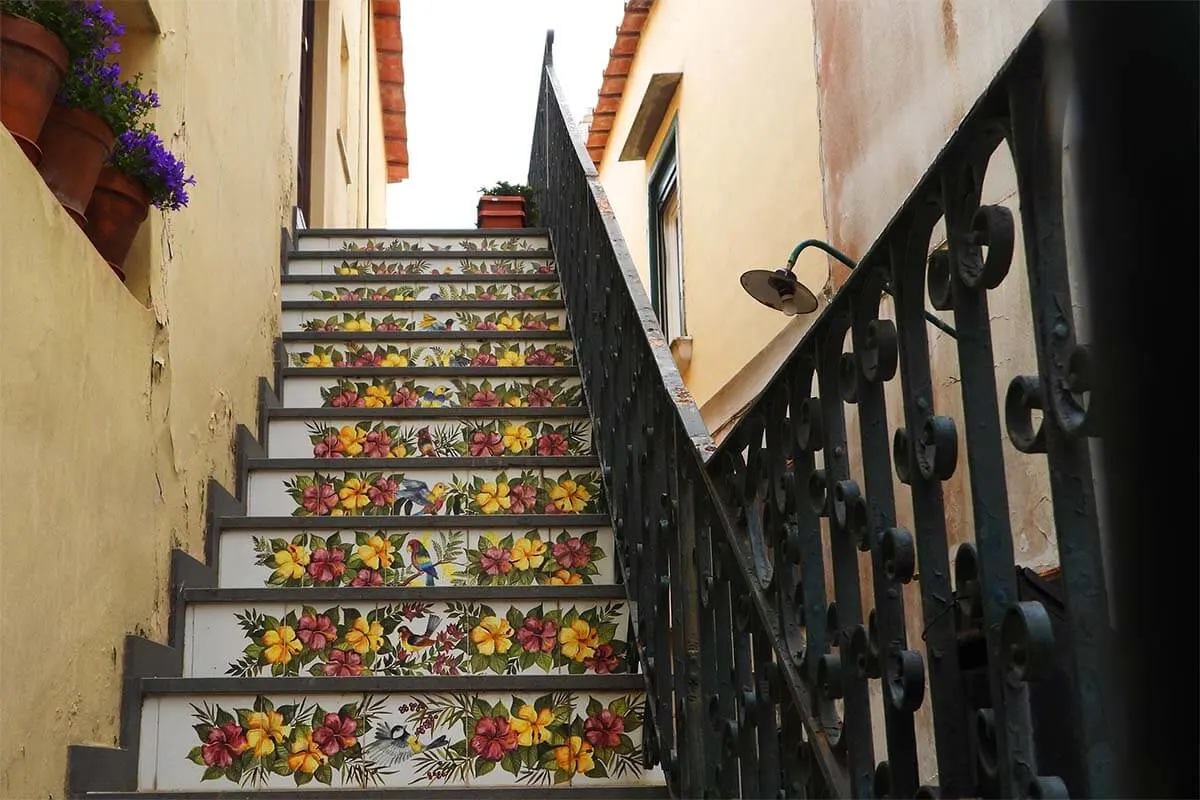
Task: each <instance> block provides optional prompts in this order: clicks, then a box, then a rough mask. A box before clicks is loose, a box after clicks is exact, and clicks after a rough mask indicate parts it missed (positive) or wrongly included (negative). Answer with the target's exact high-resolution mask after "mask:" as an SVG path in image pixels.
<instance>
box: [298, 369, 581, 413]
mask: <svg viewBox="0 0 1200 800" xmlns="http://www.w3.org/2000/svg"><path fill="white" fill-rule="evenodd" d="M280 376H281V378H282V380H281V381H280V385H281V387H282V393H281V396H280V400H282V401H283V402H284V403H286V404H287V405H288V407H290V408H366V409H373V408H383V407H386V406H385V404H388V403H390V404H391V407H393V408H413V407H414V406H415V407H424V408H470V407H475V408H498V407H504V408H511V407H514V406H516V404H517V403H520V406H516V407H518V408H519V407H525V408H531V409H540V410H549V409H550V408H562V407H567V406H572V407H573V406H581V405H583V402H584V399H583V386H582V381H581V380H580V378H579V370H578V368H576V367H416V368H413V367H408V368H404V369H373V370H365V371H364V369H363V368H357V367H335V368H313V367H285V368H283V369H282V370H281V371H280ZM410 404H411V405H410Z"/></svg>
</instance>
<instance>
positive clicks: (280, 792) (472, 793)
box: [85, 768, 671, 800]
mask: <svg viewBox="0 0 1200 800" xmlns="http://www.w3.org/2000/svg"><path fill="white" fill-rule="evenodd" d="M655 775H658V776H661V773H660V771H659V770H658V769H657V768H655V769H654V770H653V772H651V773H647V775H646V777H645V779H644V780H645V783H644V784H643V785H640V786H620V787H612V788H609V787H607V786H605V785H604V784H603V783H602V782H599V781H597V782H596V783H597V785H595V786H577V787H574V788H572V787H571V786H570V784H563V785H562V786H559V787H557V788H554V787H551V788H546V787H543V786H482V787H475V788H471V787H469V786H445V787H434V786H420V787H417V788H405V789H379V788H375V789H366V790H363V789H330V788H326V787H324V786H322V787H321V788H319V789H311V788H309V787H311V786H312V784H311V783H310V784H308V785H307V786H305V787H304V797H305V800H377V799H378V800H388V798H409V797H418V796H419V797H487V798H513V800H524V798H526V797H535V798H539V800H660V798H661V799H662V800H666V798H669V797H670V796H671V794H670V792H669V791H668V790H667V787H666V785H665V784H663V783H662V782H661V777H659V778H658V782H657V783H652V781H654V780H655V778H654V777H653V776H655ZM227 785H232V784H227ZM295 796H296V789H295V787H293V788H291V789H254V790H250V791H246V790H240V791H239V790H229V789H214V790H212V791H200V792H88V793H87V794H86V795H85V797H89V798H93V800H257V798H263V797H265V798H272V797H280V798H288V799H289V800H290V799H291V798H294V797H295Z"/></svg>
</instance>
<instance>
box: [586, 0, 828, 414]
mask: <svg viewBox="0 0 1200 800" xmlns="http://www.w3.org/2000/svg"><path fill="white" fill-rule="evenodd" d="M754 5H755V9H754V11H753V12H749V11H747V12H746V13H731V9H730V6H729V4H728V3H727V2H725V0H658V2H656V3H655V5H654V8H653V10H652V11H651V13H650V16H649V18H648V19H647V21H646V24H645V27H644V28H643V30H642V33H641V38H640V40H639V43H638V52H637V56H636V57H635V59H634V62H633V67H632V70H631V72H630V75H629V78H628V80H627V82H626V86H625V92H624V96H623V98H622V103H621V107H620V109H619V111H618V113H617V116H616V119H615V120H614V125H613V132H612V134H611V135H610V137H609V141H608V148H607V150H606V151H605V154H604V158H603V160H602V162H601V164H600V177H601V180H602V181H603V183H604V187H605V191H606V192H607V193H608V197H609V199H610V201H611V202H612V206H613V209H614V211H615V212H616V215H617V219H618V221H619V222H620V225H621V232H622V233H623V234H624V235H625V238H626V240H627V242H628V243H629V248H630V252H631V253H632V254H633V258H634V261H635V262H636V263H637V266H638V269H639V271H640V272H641V274H642V279H643V281H645V283H646V285H647V286H649V264H650V261H649V254H648V250H647V247H648V244H647V240H648V231H647V199H646V186H647V181H648V179H649V175H650V172H651V170H652V168H653V164H654V159H655V156H656V155H657V151H658V148H659V146H660V145H661V143H662V139H663V136H664V134H665V133H666V130H667V128H668V127H669V126H670V122H671V118H672V116H673V115H674V114H675V112H676V111H677V112H678V120H679V121H678V134H677V136H678V138H677V148H678V159H679V192H680V211H681V216H682V221H683V264H684V301H685V307H686V316H687V327H688V334H689V335H690V336H692V338H693V340H694V341H693V355H692V360H691V364H690V367H689V368H688V370H687V371H686V372H685V373H684V380H685V382H686V383H687V385H688V388H690V389H691V390H692V392H693V394H695V396H696V401H697V402H698V403H699V404H700V405H701V410H702V413H703V415H704V418H705V421H706V422H707V423H708V424H709V427H710V428H718V427H719V426H720V425H722V424H723V423H724V422H726V421H727V420H728V419H729V417H730V416H731V415H732V414H734V413H735V412H736V411H738V410H739V409H740V408H741V407H742V406H743V405H744V404H745V403H746V402H748V401H749V400H750V399H751V398H752V397H753V396H754V395H755V394H756V393H757V392H758V391H760V390H761V388H762V386H763V385H765V381H766V379H767V378H769V377H770V373H771V368H773V365H775V364H777V363H778V361H779V358H778V357H777V356H776V355H775V354H782V353H786V352H787V351H788V350H790V349H791V344H792V343H793V342H794V341H796V340H797V339H798V338H799V335H800V334H801V333H802V332H803V331H804V330H805V329H806V327H807V324H808V320H809V319H810V318H808V317H804V318H796V319H793V320H791V321H790V322H789V319H788V318H787V317H784V316H783V315H782V314H780V313H779V312H776V311H772V310H771V309H769V308H767V307H765V306H762V305H760V304H758V303H757V302H756V301H754V300H753V299H751V297H750V296H749V295H747V294H746V293H745V292H744V291H743V290H742V288H741V285H740V284H739V282H738V278H739V277H740V275H741V273H742V272H744V271H745V270H747V269H750V268H753V267H764V266H774V267H778V266H782V264H783V262H784V260H785V259H786V258H787V255H788V253H789V252H790V251H791V249H792V247H793V246H794V245H795V244H796V242H798V241H800V240H801V239H805V238H809V237H817V238H823V237H824V235H825V220H824V216H823V211H822V198H821V174H820V161H819V149H818V148H819V131H818V126H817V100H816V80H815V76H814V67H813V56H812V54H813V44H812V15H811V11H810V8H809V4H808V3H796V2H788V0H769V1H768V0H763V1H762V2H759V3H755V4H754ZM666 72H681V73H683V80H682V82H681V83H680V85H679V88H678V90H677V93H676V96H675V101H674V103H673V105H672V108H671V110H670V111H669V112H668V115H667V117H666V119H665V120H664V122H663V126H662V129H661V130H660V131H659V136H658V139H657V140H656V141H655V143H654V145H653V147H652V149H651V152H650V153H649V155H648V156H647V158H646V160H645V161H628V162H621V161H619V160H618V159H619V156H620V152H621V149H622V147H623V146H624V143H625V139H626V137H627V134H628V131H629V128H630V125H631V124H632V122H633V119H634V116H635V115H636V113H637V109H638V105H639V104H640V102H641V99H642V95H643V94H644V92H645V88H646V85H647V84H648V83H649V81H650V77H651V76H652V75H653V74H654V73H666ZM797 272H798V275H799V276H800V277H801V280H802V281H803V282H804V283H805V284H806V285H807V286H809V287H810V288H811V289H812V290H813V291H814V293H817V292H820V291H821V289H822V288H823V287H824V286H825V284H826V283H827V280H828V276H829V267H828V261H827V259H826V258H825V257H824V256H823V255H821V254H817V253H812V252H809V253H806V254H805V255H804V256H802V257H801V262H800V263H799V264H798V265H797ZM777 337H778V339H777ZM764 348H766V352H765V353H760V351H763V350H764ZM767 364H769V365H771V367H770V368H768V367H766V366H764V365H767Z"/></svg>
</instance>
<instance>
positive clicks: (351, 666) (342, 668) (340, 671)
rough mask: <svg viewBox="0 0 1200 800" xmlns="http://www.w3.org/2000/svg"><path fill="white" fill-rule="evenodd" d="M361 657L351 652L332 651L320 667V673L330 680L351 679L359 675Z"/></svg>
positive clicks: (361, 668) (361, 669) (360, 671)
mask: <svg viewBox="0 0 1200 800" xmlns="http://www.w3.org/2000/svg"><path fill="white" fill-rule="evenodd" d="M362 671H363V665H362V656H360V655H359V654H358V653H356V652H354V651H353V650H334V651H333V652H332V653H330V654H329V660H328V661H326V662H325V663H324V664H322V665H321V672H322V674H324V675H327V676H329V677H331V678H351V677H354V676H356V675H361V674H362Z"/></svg>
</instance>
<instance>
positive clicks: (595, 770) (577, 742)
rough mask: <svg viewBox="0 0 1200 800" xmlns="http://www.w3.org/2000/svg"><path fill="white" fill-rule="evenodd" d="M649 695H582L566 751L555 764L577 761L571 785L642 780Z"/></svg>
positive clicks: (561, 752)
mask: <svg viewBox="0 0 1200 800" xmlns="http://www.w3.org/2000/svg"><path fill="white" fill-rule="evenodd" d="M645 719H646V699H645V695H644V694H642V693H640V692H634V693H623V694H616V693H597V694H596V695H589V696H587V697H586V698H585V697H583V696H580V697H579V698H578V699H577V701H576V704H575V715H574V717H573V718H572V720H571V730H570V735H569V739H568V741H567V743H566V744H567V745H568V746H567V747H566V748H565V752H563V751H559V752H558V753H557V756H558V760H557V762H556V766H561V765H562V764H563V763H564V762H565V763H567V764H568V765H569V764H571V763H572V760H573V761H574V765H575V770H574V771H573V772H572V774H571V785H572V786H589V785H592V786H594V785H628V784H637V783H643V782H645V781H646V779H647V777H648V776H647V775H646V773H645V772H644V770H643V768H642V732H643V730H644V727H643V723H644V722H645Z"/></svg>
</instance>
